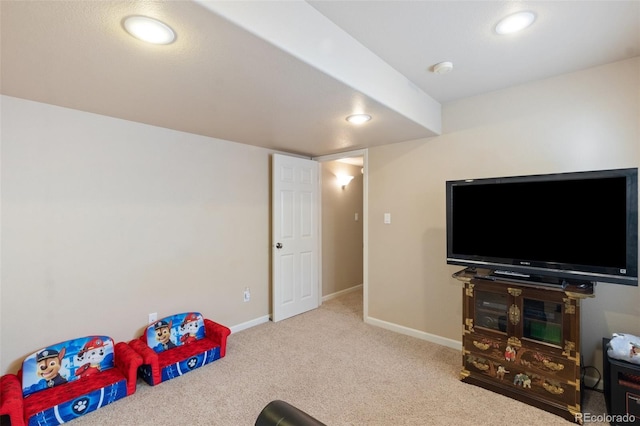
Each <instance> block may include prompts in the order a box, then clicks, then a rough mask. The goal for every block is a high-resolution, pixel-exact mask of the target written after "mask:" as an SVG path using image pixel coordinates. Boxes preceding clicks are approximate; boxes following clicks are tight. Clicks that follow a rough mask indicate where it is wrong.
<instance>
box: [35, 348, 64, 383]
mask: <svg viewBox="0 0 640 426" xmlns="http://www.w3.org/2000/svg"><path fill="white" fill-rule="evenodd" d="M65 352H66V348H62V349H60V352H58V351H57V350H55V349H44V350H42V351H41V352H38V353H37V354H36V374H37V375H38V377H42V378H43V379H44V380H45V381H46V383H47V387H48V388H50V387H53V386H56V385H61V384H63V383H67V379H66V378H64V377H62V375H60V368H62V359H63V358H64V354H65Z"/></svg>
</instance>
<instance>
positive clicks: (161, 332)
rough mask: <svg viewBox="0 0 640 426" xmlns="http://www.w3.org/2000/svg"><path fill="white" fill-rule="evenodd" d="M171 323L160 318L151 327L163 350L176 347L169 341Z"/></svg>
mask: <svg viewBox="0 0 640 426" xmlns="http://www.w3.org/2000/svg"><path fill="white" fill-rule="evenodd" d="M171 325H172V322H171V321H169V322H166V321H164V320H160V321H158V322H156V323H155V325H154V326H153V329H154V330H155V332H156V340H158V342H160V345H159V346H161V347H162V349H163V350H167V349H171V348H175V347H176V344H175V343H173V342H172V341H171Z"/></svg>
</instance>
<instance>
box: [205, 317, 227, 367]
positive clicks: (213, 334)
mask: <svg viewBox="0 0 640 426" xmlns="http://www.w3.org/2000/svg"><path fill="white" fill-rule="evenodd" d="M204 329H205V334H206V336H207V337H208V338H209V339H211V340H213V341H214V342H215V343H217V344H218V345H220V358H222V357H224V356H225V354H226V352H227V337H228V336H229V335H230V334H231V330H229V328H227V327H225V326H224V325H222V324H218V323H217V322H213V321H211V320H210V319H206V318H205V319H204Z"/></svg>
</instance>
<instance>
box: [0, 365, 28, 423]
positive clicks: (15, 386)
mask: <svg viewBox="0 0 640 426" xmlns="http://www.w3.org/2000/svg"><path fill="white" fill-rule="evenodd" d="M0 415H2V416H5V415H6V416H9V419H10V420H11V425H13V426H23V425H24V408H23V405H22V386H21V384H20V379H18V376H16V375H15V374H5V375H4V376H2V377H0Z"/></svg>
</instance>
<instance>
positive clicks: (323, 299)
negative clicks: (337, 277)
mask: <svg viewBox="0 0 640 426" xmlns="http://www.w3.org/2000/svg"><path fill="white" fill-rule="evenodd" d="M361 288H362V284H358V285H355V286H353V287H349V288H346V289H344V290H340V291H336V292H335V293H331V294H327V295H326V296H322V301H323V302H326V301H327V300H331V299H335V298H336V297H338V296H342V295H343V294H347V293H351V292H352V291H356V290H360V289H361Z"/></svg>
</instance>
